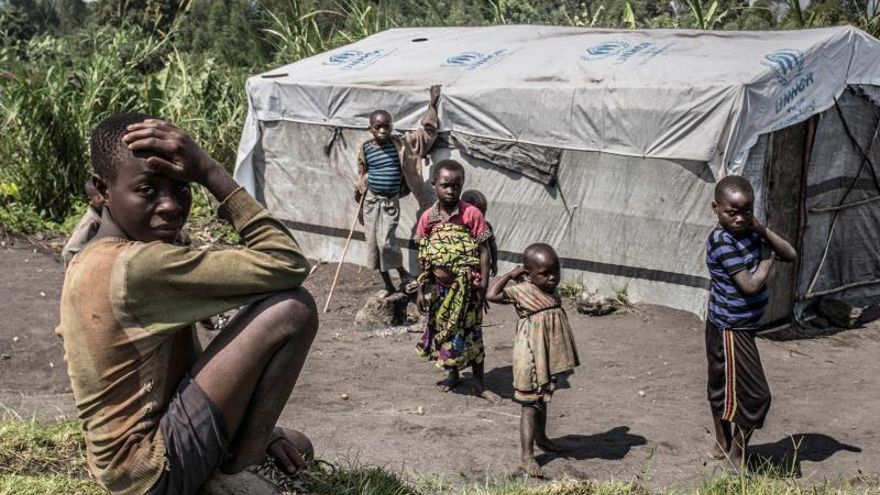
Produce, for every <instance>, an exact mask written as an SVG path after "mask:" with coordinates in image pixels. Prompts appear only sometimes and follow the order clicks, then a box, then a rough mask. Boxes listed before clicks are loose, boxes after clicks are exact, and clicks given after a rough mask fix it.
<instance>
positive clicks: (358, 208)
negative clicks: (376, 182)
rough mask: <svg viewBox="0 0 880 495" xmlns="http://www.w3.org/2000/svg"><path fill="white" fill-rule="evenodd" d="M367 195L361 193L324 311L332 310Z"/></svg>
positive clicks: (365, 192)
mask: <svg viewBox="0 0 880 495" xmlns="http://www.w3.org/2000/svg"><path fill="white" fill-rule="evenodd" d="M366 197H367V191H364V193H363V194H361V200H360V202H358V207H357V211H355V212H354V220H352V221H351V229H350V230H349V231H348V239H346V240H345V247H344V248H342V257H341V258H339V266H337V267H336V275H334V276H333V283H332V284H330V293H329V294H327V302H325V303H324V312H325V313H326V312H327V311H329V310H330V299H332V298H333V289H335V288H336V282H337V281H338V280H339V272H340V271H341V270H342V263H343V262H344V261H345V255H346V254H347V253H348V246H349V245H350V244H351V236H353V235H354V227H355V226H356V225H357V221H358V217H359V216H360V214H361V208H362V207H363V205H364V198H366Z"/></svg>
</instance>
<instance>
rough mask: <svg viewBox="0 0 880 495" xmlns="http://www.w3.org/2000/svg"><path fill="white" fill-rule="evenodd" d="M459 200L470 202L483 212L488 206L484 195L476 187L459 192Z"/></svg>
mask: <svg viewBox="0 0 880 495" xmlns="http://www.w3.org/2000/svg"><path fill="white" fill-rule="evenodd" d="M461 200H462V201H464V202H465V203H470V204H472V205H474V206H476V207H477V208H479V209H480V211H482V212H483V213H485V212H486V208H487V207H488V206H489V203H488V202H487V201H486V196H485V195H483V193H481V192H480V191H477V190H476V189H468V190H467V191H465V192H463V193H461Z"/></svg>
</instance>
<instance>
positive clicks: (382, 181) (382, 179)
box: [364, 140, 401, 194]
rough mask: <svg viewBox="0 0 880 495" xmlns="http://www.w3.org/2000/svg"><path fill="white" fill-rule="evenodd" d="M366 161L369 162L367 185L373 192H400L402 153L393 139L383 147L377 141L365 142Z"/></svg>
mask: <svg viewBox="0 0 880 495" xmlns="http://www.w3.org/2000/svg"><path fill="white" fill-rule="evenodd" d="M364 161H366V162H367V187H369V188H370V191H371V192H374V193H380V194H398V193H400V181H401V177H400V155H399V154H398V152H397V147H396V146H394V142H393V141H390V140H389V141H388V142H386V143H385V144H383V145H382V146H381V147H380V146H378V145H377V143H376V142H375V141H368V142H366V143H364Z"/></svg>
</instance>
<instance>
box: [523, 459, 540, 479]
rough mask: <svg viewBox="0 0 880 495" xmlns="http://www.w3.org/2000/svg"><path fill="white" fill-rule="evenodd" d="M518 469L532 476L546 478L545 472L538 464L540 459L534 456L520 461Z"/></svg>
mask: <svg viewBox="0 0 880 495" xmlns="http://www.w3.org/2000/svg"><path fill="white" fill-rule="evenodd" d="M517 471H518V472H519V473H522V474H524V475H526V476H529V477H531V478H541V479H543V478H544V472H543V471H541V466H539V465H538V461H536V460H535V458H534V457H529V458H527V459H523V460H522V461H520V463H519V469H518V470H517Z"/></svg>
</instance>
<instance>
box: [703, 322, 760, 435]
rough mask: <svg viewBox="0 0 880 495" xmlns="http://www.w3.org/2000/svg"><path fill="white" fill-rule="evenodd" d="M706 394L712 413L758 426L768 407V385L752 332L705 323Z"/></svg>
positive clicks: (739, 423)
mask: <svg viewBox="0 0 880 495" xmlns="http://www.w3.org/2000/svg"><path fill="white" fill-rule="evenodd" d="M706 358H707V360H708V362H709V367H708V368H709V381H708V395H709V406H710V407H711V408H712V416H714V417H715V418H721V419H723V420H724V421H729V422H731V423H735V424H736V425H738V426H742V427H744V428H761V427H762V426H764V419H765V418H766V417H767V411H769V410H770V387H769V386H768V385H767V378H766V377H765V376H764V368H763V367H762V366H761V357H760V356H759V355H758V346H757V345H755V335H754V333H752V332H750V331H746V330H729V329H722V328H718V327H716V326H714V325H712V324H711V323H709V322H708V321H707V322H706Z"/></svg>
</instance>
